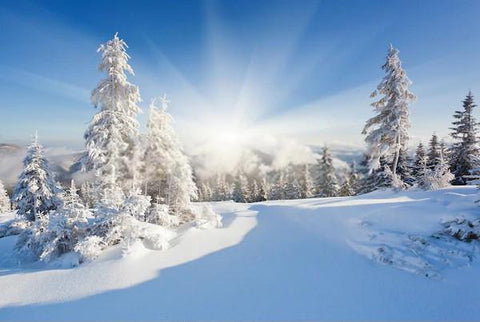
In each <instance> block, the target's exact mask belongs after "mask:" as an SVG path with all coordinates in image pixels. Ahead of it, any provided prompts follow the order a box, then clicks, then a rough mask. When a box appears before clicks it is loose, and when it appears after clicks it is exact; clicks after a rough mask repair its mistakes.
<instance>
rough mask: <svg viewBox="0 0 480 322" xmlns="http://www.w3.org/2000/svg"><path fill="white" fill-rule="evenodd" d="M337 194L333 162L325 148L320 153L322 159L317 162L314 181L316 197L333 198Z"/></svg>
mask: <svg viewBox="0 0 480 322" xmlns="http://www.w3.org/2000/svg"><path fill="white" fill-rule="evenodd" d="M337 193H338V182H337V176H336V174H335V168H334V167H333V160H332V156H331V154H330V151H329V150H328V147H327V146H325V147H324V148H323V151H322V157H321V158H320V159H319V160H318V174H317V177H316V180H315V196H316V197H335V196H336V195H337Z"/></svg>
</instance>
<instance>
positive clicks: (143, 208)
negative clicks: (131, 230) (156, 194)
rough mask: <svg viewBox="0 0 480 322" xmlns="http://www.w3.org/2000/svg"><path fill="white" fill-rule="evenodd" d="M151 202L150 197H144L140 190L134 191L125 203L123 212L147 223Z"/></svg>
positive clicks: (131, 191) (122, 208)
mask: <svg viewBox="0 0 480 322" xmlns="http://www.w3.org/2000/svg"><path fill="white" fill-rule="evenodd" d="M150 200H151V198H150V196H145V195H142V194H141V191H140V189H132V190H130V192H129V194H128V196H127V199H125V201H124V202H123V205H122V207H121V211H122V212H125V213H127V214H130V215H131V216H133V217H134V218H136V219H137V220H139V221H146V218H147V215H148V214H147V211H148V208H150Z"/></svg>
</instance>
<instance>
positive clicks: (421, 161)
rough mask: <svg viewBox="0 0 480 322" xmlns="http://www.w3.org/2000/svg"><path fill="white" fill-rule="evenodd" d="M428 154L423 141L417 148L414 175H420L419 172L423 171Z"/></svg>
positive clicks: (416, 176)
mask: <svg viewBox="0 0 480 322" xmlns="http://www.w3.org/2000/svg"><path fill="white" fill-rule="evenodd" d="M426 160H427V155H426V152H425V148H424V147H423V143H422V142H420V143H419V144H418V146H417V149H416V150H415V159H414V161H413V169H412V175H413V176H414V177H415V178H418V177H419V173H420V172H422V171H423V168H424V166H425V164H426Z"/></svg>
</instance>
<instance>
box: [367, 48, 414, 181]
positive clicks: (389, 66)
mask: <svg viewBox="0 0 480 322" xmlns="http://www.w3.org/2000/svg"><path fill="white" fill-rule="evenodd" d="M382 69H383V70H384V71H385V73H386V75H385V77H384V78H383V80H382V81H381V83H380V84H379V85H378V86H377V89H376V90H375V91H374V92H373V93H372V94H371V97H376V96H378V95H382V97H381V98H380V99H379V100H378V101H376V102H373V103H372V106H373V107H374V109H375V112H377V115H375V116H374V117H372V118H371V119H369V120H368V121H367V123H366V124H365V127H364V129H363V131H362V134H365V135H366V137H365V142H366V143H367V145H368V155H369V161H370V172H372V171H373V170H376V169H378V168H380V167H381V164H380V158H381V157H382V156H385V157H387V158H388V159H389V158H390V157H391V158H392V159H393V161H392V164H391V166H389V167H390V170H391V171H390V172H391V176H393V178H394V179H395V180H392V181H391V182H398V181H399V180H397V179H396V176H397V170H398V169H397V168H398V159H399V157H400V150H401V149H406V148H407V143H408V139H409V135H408V128H409V127H410V123H409V119H408V118H409V105H410V103H411V102H413V101H414V100H415V95H414V94H413V93H411V92H410V90H409V86H410V85H411V81H410V80H409V79H408V77H407V75H406V73H405V70H404V69H403V68H402V64H401V62H400V59H399V57H398V50H397V49H395V48H393V47H392V45H390V48H389V50H388V55H387V61H386V63H385V64H384V65H383V66H382Z"/></svg>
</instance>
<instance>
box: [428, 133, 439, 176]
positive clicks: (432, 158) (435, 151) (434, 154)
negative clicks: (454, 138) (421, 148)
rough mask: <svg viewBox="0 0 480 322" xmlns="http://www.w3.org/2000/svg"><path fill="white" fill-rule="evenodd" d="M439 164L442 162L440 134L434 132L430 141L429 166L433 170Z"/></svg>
mask: <svg viewBox="0 0 480 322" xmlns="http://www.w3.org/2000/svg"><path fill="white" fill-rule="evenodd" d="M437 164H440V145H439V142H438V136H437V135H436V134H435V133H433V134H432V138H431V139H430V141H429V142H428V152H427V167H428V168H429V169H432V170H433V168H435V166H436V165H437Z"/></svg>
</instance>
